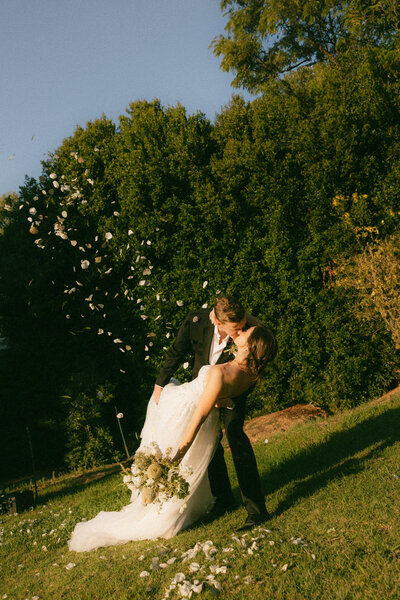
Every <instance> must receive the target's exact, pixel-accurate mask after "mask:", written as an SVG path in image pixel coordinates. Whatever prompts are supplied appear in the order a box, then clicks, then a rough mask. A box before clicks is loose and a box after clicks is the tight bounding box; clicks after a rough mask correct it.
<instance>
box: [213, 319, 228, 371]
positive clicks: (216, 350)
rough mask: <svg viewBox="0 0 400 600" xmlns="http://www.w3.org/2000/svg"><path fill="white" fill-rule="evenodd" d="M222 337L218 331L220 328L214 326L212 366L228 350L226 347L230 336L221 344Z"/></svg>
mask: <svg viewBox="0 0 400 600" xmlns="http://www.w3.org/2000/svg"><path fill="white" fill-rule="evenodd" d="M220 337H221V336H220V334H219V331H218V326H217V325H214V335H213V339H212V340H211V348H210V357H209V363H210V365H215V364H216V362H217V360H218V359H219V357H220V356H221V354H222V352H223V350H224V349H225V348H226V345H227V343H228V340H229V335H227V336H226V338H224V339H223V340H222V341H221V342H220V341H219V340H220Z"/></svg>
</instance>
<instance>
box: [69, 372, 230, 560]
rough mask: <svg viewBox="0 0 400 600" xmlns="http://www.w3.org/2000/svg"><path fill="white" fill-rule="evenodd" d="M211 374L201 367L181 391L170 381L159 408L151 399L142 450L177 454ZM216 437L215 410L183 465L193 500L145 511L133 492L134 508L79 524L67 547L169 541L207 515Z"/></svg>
mask: <svg viewBox="0 0 400 600" xmlns="http://www.w3.org/2000/svg"><path fill="white" fill-rule="evenodd" d="M209 368H210V367H209V366H208V365H207V366H204V367H202V369H201V370H200V372H199V376H198V377H197V378H196V379H194V380H193V381H191V382H189V383H184V384H182V385H180V384H179V382H178V381H176V380H171V383H169V384H168V385H167V386H165V388H164V389H163V391H162V394H161V398H160V401H159V404H158V406H157V405H156V403H155V401H154V395H153V396H152V397H151V399H150V401H149V404H148V407H147V414H146V420H145V424H144V426H143V429H142V433H141V438H142V441H141V444H140V448H146V447H148V446H149V445H150V444H151V442H156V443H157V444H158V446H159V448H160V450H161V451H162V452H163V453H164V452H165V451H166V450H167V449H168V448H172V456H173V455H174V454H175V452H176V451H177V450H178V447H179V443H180V440H181V438H182V436H183V434H184V432H185V430H186V428H187V426H188V424H189V421H190V419H191V417H192V415H193V413H194V410H195V408H196V406H197V403H198V401H199V399H200V396H201V394H202V392H203V388H204V380H205V376H206V373H207V371H208V369H209ZM218 431H219V417H218V409H216V408H214V409H213V410H212V411H211V413H210V414H209V415H208V417H207V419H206V421H205V422H204V423H203V425H202V426H201V428H200V430H199V432H198V434H197V436H196V438H195V440H194V442H193V444H192V446H191V447H190V448H189V450H188V452H187V453H186V455H185V456H184V458H183V460H182V467H189V468H190V474H189V475H187V474H185V479H186V480H187V481H188V483H189V496H187V497H186V498H185V499H184V500H181V499H177V498H172V499H170V500H168V501H166V502H164V503H163V504H162V505H160V504H157V503H153V504H148V505H144V504H143V503H142V500H141V498H140V495H139V492H138V491H137V490H135V491H134V492H133V493H132V497H131V502H130V504H128V505H127V506H125V507H124V508H122V510H120V511H118V512H117V511H115V512H104V511H101V512H100V513H99V514H98V515H97V516H96V517H94V519H91V520H90V521H84V522H82V523H78V524H77V525H76V527H75V529H74V531H73V533H72V537H71V540H70V541H69V549H70V550H74V551H75V552H85V551H88V550H93V549H95V548H99V547H101V546H112V545H116V544H124V543H126V542H129V541H131V540H143V539H155V538H170V537H172V536H174V535H176V534H177V533H178V532H179V531H181V530H182V529H185V528H186V527H188V526H189V525H191V524H192V523H194V522H195V521H196V520H197V519H199V518H200V517H201V516H202V515H204V514H205V513H207V512H208V511H209V510H210V509H211V507H212V504H213V501H214V499H213V496H212V494H211V490H210V484H209V481H208V474H207V468H208V465H209V463H210V461H211V458H212V457H213V454H214V451H215V448H216V444H217V435H218Z"/></svg>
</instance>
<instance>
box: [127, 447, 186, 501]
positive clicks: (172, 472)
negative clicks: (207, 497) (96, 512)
mask: <svg viewBox="0 0 400 600" xmlns="http://www.w3.org/2000/svg"><path fill="white" fill-rule="evenodd" d="M171 451H172V449H171V448H169V449H168V450H167V451H166V452H165V454H164V456H163V454H162V452H161V450H160V448H159V447H158V445H157V444H156V443H154V442H153V443H152V444H151V445H150V446H149V447H147V448H142V449H140V450H138V451H137V452H136V454H135V458H134V462H133V463H132V466H131V469H130V470H128V469H124V468H123V472H124V476H123V481H124V483H125V484H126V485H127V486H128V488H129V489H130V490H131V491H134V490H139V492H140V495H141V498H142V502H143V504H151V503H152V502H158V503H160V504H162V503H163V502H166V501H167V500H170V499H171V498H173V497H174V496H175V497H176V498H179V499H184V498H186V496H187V495H188V494H189V484H188V482H187V481H186V479H185V478H184V477H183V475H182V467H181V466H180V464H179V463H177V462H172V461H171V458H170V454H171ZM187 474H189V470H188V471H187Z"/></svg>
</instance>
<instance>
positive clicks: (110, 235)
mask: <svg viewBox="0 0 400 600" xmlns="http://www.w3.org/2000/svg"><path fill="white" fill-rule="evenodd" d="M104 237H105V238H106V240H111V238H112V233H110V232H109V231H107V233H106V235H105V236H104Z"/></svg>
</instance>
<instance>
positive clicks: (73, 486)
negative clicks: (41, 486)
mask: <svg viewBox="0 0 400 600" xmlns="http://www.w3.org/2000/svg"><path fill="white" fill-rule="evenodd" d="M127 463H128V461H124V464H125V466H126V464H127ZM120 472H121V467H120V465H107V466H105V467H103V468H102V469H96V470H95V471H92V472H88V473H84V474H83V475H79V476H76V477H73V478H72V479H71V480H69V481H68V483H67V482H66V483H65V484H64V483H62V484H58V485H57V484H55V488H56V489H51V487H49V488H46V489H45V490H43V491H40V490H39V493H38V501H37V506H40V505H43V504H47V502H49V501H50V500H56V499H58V498H62V497H64V496H71V495H73V494H76V493H78V492H82V491H83V490H85V489H88V488H89V487H92V486H93V485H96V484H98V483H101V482H103V481H105V480H106V479H108V478H109V477H111V476H113V475H115V474H116V473H120ZM60 486H61V487H60Z"/></svg>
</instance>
